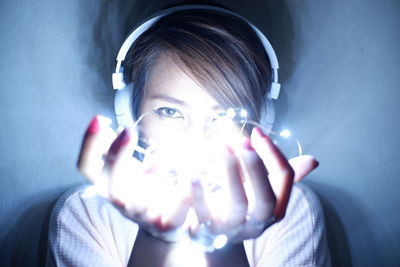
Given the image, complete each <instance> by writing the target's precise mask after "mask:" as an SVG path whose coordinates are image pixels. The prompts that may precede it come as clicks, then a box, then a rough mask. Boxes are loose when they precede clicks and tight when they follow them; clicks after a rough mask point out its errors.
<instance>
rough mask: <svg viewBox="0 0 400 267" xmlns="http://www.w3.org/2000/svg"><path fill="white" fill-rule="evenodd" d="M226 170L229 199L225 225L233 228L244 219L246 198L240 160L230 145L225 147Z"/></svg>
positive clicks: (246, 206)
mask: <svg viewBox="0 0 400 267" xmlns="http://www.w3.org/2000/svg"><path fill="white" fill-rule="evenodd" d="M226 170H227V177H228V187H229V190H228V195H229V199H230V200H231V203H230V207H229V208H230V211H229V217H228V219H227V225H226V226H227V227H229V228H234V227H237V226H238V225H240V224H242V223H243V221H244V218H245V216H246V213H247V208H248V199H247V196H246V191H245V189H244V185H243V179H242V170H241V166H240V161H239V159H238V158H237V157H236V156H235V154H234V151H233V150H232V149H231V148H230V147H227V149H226Z"/></svg>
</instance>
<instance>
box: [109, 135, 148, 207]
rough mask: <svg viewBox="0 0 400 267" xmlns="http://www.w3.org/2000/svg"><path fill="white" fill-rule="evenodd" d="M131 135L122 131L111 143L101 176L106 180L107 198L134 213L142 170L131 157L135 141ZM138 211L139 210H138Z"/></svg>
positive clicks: (140, 187)
mask: <svg viewBox="0 0 400 267" xmlns="http://www.w3.org/2000/svg"><path fill="white" fill-rule="evenodd" d="M132 135H133V134H132V133H131V131H130V130H128V129H124V130H123V131H122V132H121V133H120V134H119V135H118V137H117V138H116V139H115V140H114V141H113V143H112V144H111V146H110V149H109V150H108V152H107V155H106V157H105V164H104V170H103V175H104V176H106V179H108V182H107V183H108V190H107V191H108V196H109V198H110V200H111V201H112V202H114V203H115V204H117V205H118V206H121V204H123V206H127V207H129V210H131V211H136V210H137V209H138V207H137V205H140V206H142V208H143V206H145V203H143V201H142V202H140V203H138V201H137V199H138V197H139V196H140V194H139V192H137V190H138V189H140V190H142V189H143V185H142V183H140V181H142V180H143V179H142V175H143V169H142V165H141V162H140V161H138V160H137V159H136V158H134V157H133V151H134V147H135V145H136V141H137V140H136V139H135V138H132ZM135 204H136V205H135ZM139 210H140V209H139Z"/></svg>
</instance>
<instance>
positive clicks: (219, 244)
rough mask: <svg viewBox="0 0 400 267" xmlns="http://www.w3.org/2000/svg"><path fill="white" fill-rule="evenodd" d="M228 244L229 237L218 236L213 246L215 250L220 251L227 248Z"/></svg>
mask: <svg viewBox="0 0 400 267" xmlns="http://www.w3.org/2000/svg"><path fill="white" fill-rule="evenodd" d="M226 243H228V237H227V236H226V235H217V236H216V237H215V239H214V242H213V245H214V248H216V249H220V248H223V247H225V245H226Z"/></svg>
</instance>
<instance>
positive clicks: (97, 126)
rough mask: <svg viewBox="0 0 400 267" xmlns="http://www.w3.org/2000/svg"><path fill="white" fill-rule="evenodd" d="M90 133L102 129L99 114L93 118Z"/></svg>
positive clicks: (89, 128)
mask: <svg viewBox="0 0 400 267" xmlns="http://www.w3.org/2000/svg"><path fill="white" fill-rule="evenodd" d="M87 131H88V132H89V133H92V134H94V133H97V132H99V131H100V123H99V116H96V117H94V118H93V119H92V121H91V122H90V124H89V127H88V129H87Z"/></svg>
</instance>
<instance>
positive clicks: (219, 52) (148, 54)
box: [124, 10, 271, 121]
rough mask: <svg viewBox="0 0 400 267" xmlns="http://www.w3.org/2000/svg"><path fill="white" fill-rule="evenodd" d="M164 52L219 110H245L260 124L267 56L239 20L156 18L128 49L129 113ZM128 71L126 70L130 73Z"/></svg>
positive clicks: (195, 14)
mask: <svg viewBox="0 0 400 267" xmlns="http://www.w3.org/2000/svg"><path fill="white" fill-rule="evenodd" d="M163 53H168V54H169V55H171V56H172V57H173V58H174V60H175V61H176V63H177V64H178V65H181V66H182V70H183V71H185V72H186V73H187V74H188V75H189V76H190V77H192V78H193V79H194V80H195V81H197V82H198V84H199V86H200V87H202V88H203V89H204V90H205V91H206V92H207V93H209V94H210V95H211V96H212V97H214V98H215V99H216V101H217V102H219V103H220V105H222V106H223V107H224V108H229V107H234V108H244V109H246V110H247V112H248V114H249V117H250V119H251V120H255V121H259V119H260V110H261V107H262V105H264V101H265V97H266V93H267V91H268V89H269V85H270V82H271V66H270V62H269V58H268V56H267V53H266V51H265V49H264V47H263V45H262V43H261V41H260V40H259V38H258V36H257V35H256V34H255V32H254V30H253V29H252V28H251V27H250V26H249V25H248V24H247V23H246V22H244V21H243V20H241V19H239V18H237V17H234V16H231V15H228V14H223V13H221V12H217V11H210V10H183V11H177V12H174V13H172V14H170V15H167V16H165V17H163V18H161V19H160V20H159V21H158V22H157V23H155V24H154V25H153V26H152V27H151V28H150V29H149V30H147V31H146V32H145V33H143V34H142V35H141V36H140V37H139V38H138V39H137V40H136V41H135V43H134V44H133V45H132V47H131V49H130V51H129V53H128V60H127V63H126V64H125V66H124V67H125V68H128V69H126V70H127V71H125V73H130V74H131V77H127V79H128V81H130V82H134V84H135V87H134V91H133V103H132V105H133V112H134V114H133V115H134V117H135V118H137V115H138V107H139V104H140V100H141V98H142V96H143V93H144V91H145V89H146V82H147V81H148V79H149V76H150V74H151V70H152V66H153V65H154V64H155V63H156V61H157V59H158V58H159V57H160V55H161V54H163ZM129 68H130V70H129Z"/></svg>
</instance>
